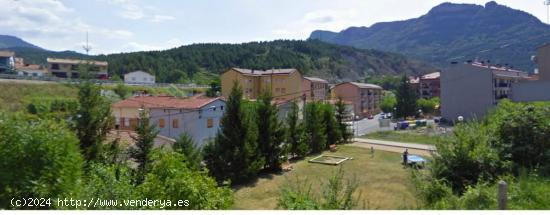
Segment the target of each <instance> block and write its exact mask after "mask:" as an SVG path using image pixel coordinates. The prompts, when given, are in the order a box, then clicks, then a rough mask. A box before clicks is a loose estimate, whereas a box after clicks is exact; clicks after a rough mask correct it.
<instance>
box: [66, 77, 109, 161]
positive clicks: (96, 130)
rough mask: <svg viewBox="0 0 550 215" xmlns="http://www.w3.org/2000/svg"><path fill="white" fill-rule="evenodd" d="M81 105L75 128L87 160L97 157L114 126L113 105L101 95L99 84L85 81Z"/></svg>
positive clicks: (76, 114) (81, 92)
mask: <svg viewBox="0 0 550 215" xmlns="http://www.w3.org/2000/svg"><path fill="white" fill-rule="evenodd" d="M78 101H79V107H78V109H77V110H76V113H75V114H74V121H75V123H74V130H75V131H76V135H77V137H78V139H79V140H80V149H81V150H82V152H83V154H84V158H85V159H86V161H92V160H95V159H97V156H98V155H99V154H100V149H101V144H102V143H103V141H105V138H106V136H107V133H108V132H109V130H110V129H111V128H112V127H113V124H114V120H113V117H112V116H111V105H110V104H109V102H108V101H106V100H105V99H104V98H103V97H102V96H101V89H100V88H99V86H96V85H94V84H93V83H91V82H88V81H85V82H84V83H82V84H81V85H80V87H79V92H78Z"/></svg>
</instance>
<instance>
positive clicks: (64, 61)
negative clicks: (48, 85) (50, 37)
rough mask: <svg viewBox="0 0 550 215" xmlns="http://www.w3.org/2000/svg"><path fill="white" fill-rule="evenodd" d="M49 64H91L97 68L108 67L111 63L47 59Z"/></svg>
mask: <svg viewBox="0 0 550 215" xmlns="http://www.w3.org/2000/svg"><path fill="white" fill-rule="evenodd" d="M46 61H47V62H48V63H62V64H85V63H90V64H93V65H97V66H108V65H109V63H107V62H106V61H95V60H77V59H61V58H47V59H46Z"/></svg>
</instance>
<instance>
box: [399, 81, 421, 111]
mask: <svg viewBox="0 0 550 215" xmlns="http://www.w3.org/2000/svg"><path fill="white" fill-rule="evenodd" d="M416 98H417V95H416V92H414V90H413V89H412V88H411V86H410V85H409V79H408V78H407V76H406V75H403V76H402V77H401V82H400V83H399V86H398V87H397V92H396V99H397V107H396V108H397V110H396V113H395V114H396V117H397V118H405V117H408V116H415V115H416Z"/></svg>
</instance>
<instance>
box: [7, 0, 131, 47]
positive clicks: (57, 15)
mask: <svg viewBox="0 0 550 215" xmlns="http://www.w3.org/2000/svg"><path fill="white" fill-rule="evenodd" d="M0 5H2V7H0V20H1V21H0V33H2V34H9V35H14V36H19V37H22V38H24V39H27V40H29V41H30V42H33V43H37V45H39V46H44V45H47V47H45V48H48V49H53V50H66V49H73V48H74V50H82V48H81V47H82V44H81V41H83V40H84V38H85V35H86V32H90V37H91V38H111V39H124V40H127V39H130V38H132V37H133V33H132V32H129V31H127V30H124V29H110V28H105V27H101V26H94V25H89V24H87V23H86V22H84V21H82V19H81V18H80V17H79V16H78V14H77V13H76V12H75V11H74V10H73V9H71V8H68V7H66V6H65V5H64V4H63V3H62V2H60V1H57V0H17V1H15V0H0Z"/></svg>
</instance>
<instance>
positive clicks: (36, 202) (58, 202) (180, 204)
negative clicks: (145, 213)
mask: <svg viewBox="0 0 550 215" xmlns="http://www.w3.org/2000/svg"><path fill="white" fill-rule="evenodd" d="M10 203H11V205H12V207H15V208H51V207H56V208H74V209H83V208H90V209H94V208H121V207H124V208H136V209H138V208H150V209H164V208H174V207H176V208H186V207H189V205H190V201H189V200H186V199H185V200H183V199H179V200H168V199H148V198H144V199H101V198H90V199H74V198H12V199H11V202H10Z"/></svg>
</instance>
